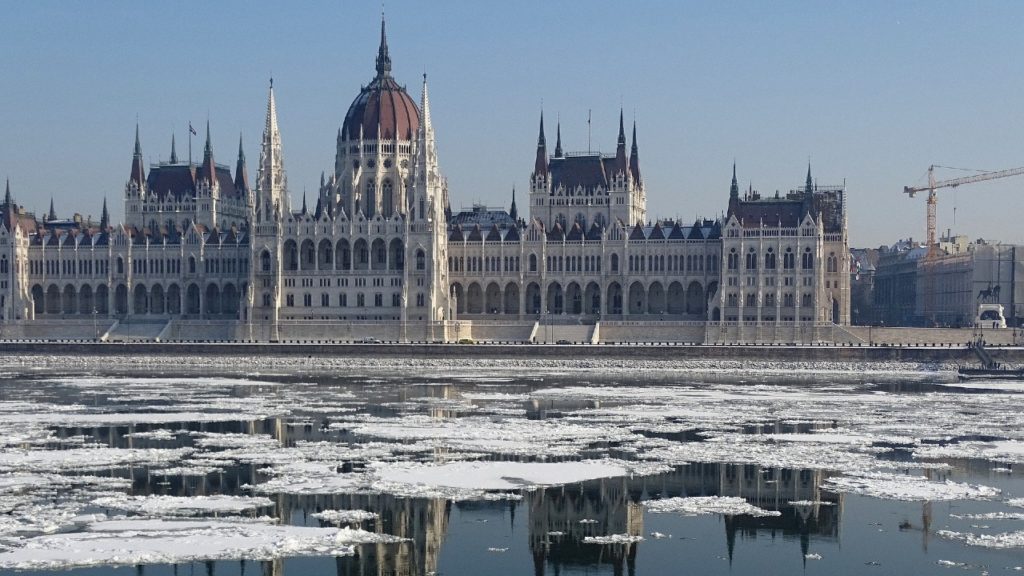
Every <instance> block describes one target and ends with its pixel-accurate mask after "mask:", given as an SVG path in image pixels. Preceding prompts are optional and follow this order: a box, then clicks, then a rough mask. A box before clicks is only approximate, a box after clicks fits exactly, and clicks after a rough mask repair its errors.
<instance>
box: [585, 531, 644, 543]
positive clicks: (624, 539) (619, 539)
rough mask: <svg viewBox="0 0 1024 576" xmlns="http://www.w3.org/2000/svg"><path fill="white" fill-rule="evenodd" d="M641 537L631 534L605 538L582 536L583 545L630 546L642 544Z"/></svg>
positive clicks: (611, 535) (612, 535)
mask: <svg viewBox="0 0 1024 576" xmlns="http://www.w3.org/2000/svg"><path fill="white" fill-rule="evenodd" d="M643 540H644V537H643V536H634V535H633V534H609V535H607V536H584V537H583V543H584V544H605V545H607V544H632V543H634V542H643Z"/></svg>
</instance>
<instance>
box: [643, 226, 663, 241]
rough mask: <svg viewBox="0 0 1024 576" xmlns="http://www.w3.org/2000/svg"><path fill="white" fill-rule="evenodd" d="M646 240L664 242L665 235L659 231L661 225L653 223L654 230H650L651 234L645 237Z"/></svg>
mask: <svg viewBox="0 0 1024 576" xmlns="http://www.w3.org/2000/svg"><path fill="white" fill-rule="evenodd" d="M647 239H648V240H664V239H665V233H664V232H663V231H662V230H661V223H660V222H655V223H654V228H652V229H651V233H650V234H648V235H647Z"/></svg>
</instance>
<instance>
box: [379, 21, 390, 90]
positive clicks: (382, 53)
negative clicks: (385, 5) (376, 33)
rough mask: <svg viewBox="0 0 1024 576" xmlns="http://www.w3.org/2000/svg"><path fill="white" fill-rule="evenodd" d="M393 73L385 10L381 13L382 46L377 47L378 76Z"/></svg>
mask: <svg viewBox="0 0 1024 576" xmlns="http://www.w3.org/2000/svg"><path fill="white" fill-rule="evenodd" d="M390 75H391V56H390V55H388V37H387V33H386V32H385V29H384V12H383V11H382V12H381V14H380V48H378V49H377V76H390Z"/></svg>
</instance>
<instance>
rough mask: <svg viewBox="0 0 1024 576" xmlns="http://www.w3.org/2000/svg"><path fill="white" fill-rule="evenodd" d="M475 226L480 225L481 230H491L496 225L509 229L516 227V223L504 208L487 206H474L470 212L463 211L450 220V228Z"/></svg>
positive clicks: (453, 215)
mask: <svg viewBox="0 0 1024 576" xmlns="http://www.w3.org/2000/svg"><path fill="white" fill-rule="evenodd" d="M473 224H479V225H480V227H481V228H490V227H491V226H493V225H495V224H497V225H498V228H508V227H512V226H515V225H516V221H515V220H513V219H512V216H510V215H509V213H508V212H506V211H505V210H504V209H503V208H488V207H486V206H473V207H472V208H470V209H468V210H462V211H460V212H458V213H456V214H452V216H451V218H450V219H449V220H448V226H449V227H451V226H454V225H461V226H470V225H473Z"/></svg>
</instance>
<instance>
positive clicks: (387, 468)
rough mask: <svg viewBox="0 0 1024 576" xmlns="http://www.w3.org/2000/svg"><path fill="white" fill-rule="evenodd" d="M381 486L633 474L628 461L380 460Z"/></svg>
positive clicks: (491, 484) (545, 482)
mask: <svg viewBox="0 0 1024 576" xmlns="http://www.w3.org/2000/svg"><path fill="white" fill-rule="evenodd" d="M373 469H374V473H375V475H376V477H377V480H376V481H375V482H374V487H375V488H376V487H378V486H381V487H382V488H384V490H382V491H385V492H391V491H392V490H394V489H395V488H398V487H400V486H408V487H409V488H410V489H415V488H427V489H430V488H436V487H442V488H453V489H459V490H470V491H480V490H516V489H520V488H531V487H535V486H559V485H563V484H573V483H576V482H583V481H585V480H593V479H596V478H612V477H616V476H625V475H627V474H629V468H628V466H626V463H625V462H619V461H612V460H583V461H579V462H496V461H483V462H451V463H447V464H439V465H437V464H413V463H398V464H377V465H374V466H373Z"/></svg>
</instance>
